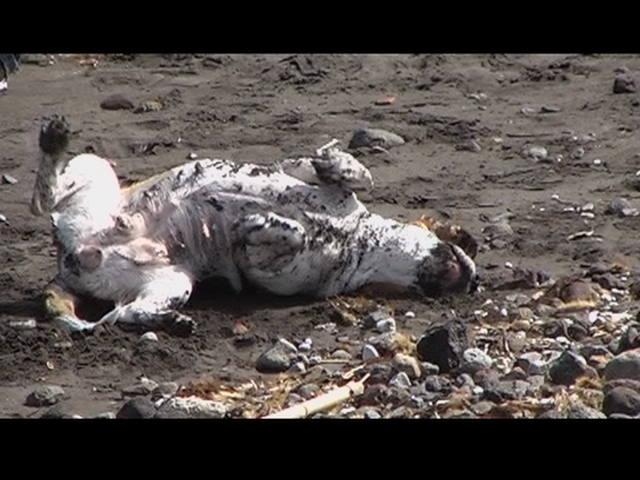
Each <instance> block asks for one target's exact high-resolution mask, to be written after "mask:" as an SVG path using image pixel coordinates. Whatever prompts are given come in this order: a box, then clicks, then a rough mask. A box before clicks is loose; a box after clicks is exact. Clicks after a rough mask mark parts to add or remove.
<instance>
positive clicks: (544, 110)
mask: <svg viewBox="0 0 640 480" xmlns="http://www.w3.org/2000/svg"><path fill="white" fill-rule="evenodd" d="M558 112H560V107H556V106H553V105H542V106H541V107H540V113H558Z"/></svg>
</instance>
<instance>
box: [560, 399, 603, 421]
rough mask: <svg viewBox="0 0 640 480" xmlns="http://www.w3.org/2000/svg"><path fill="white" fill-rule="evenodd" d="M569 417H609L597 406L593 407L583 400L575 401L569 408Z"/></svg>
mask: <svg viewBox="0 0 640 480" xmlns="http://www.w3.org/2000/svg"><path fill="white" fill-rule="evenodd" d="M567 418H578V419H585V418H607V416H606V415H605V414H604V413H602V412H601V411H599V410H596V409H595V408H591V407H589V406H587V405H585V404H584V403H582V402H573V403H572V404H571V405H570V406H569V408H568V409H567Z"/></svg>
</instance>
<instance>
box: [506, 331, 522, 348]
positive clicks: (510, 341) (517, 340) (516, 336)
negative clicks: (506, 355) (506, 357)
mask: <svg viewBox="0 0 640 480" xmlns="http://www.w3.org/2000/svg"><path fill="white" fill-rule="evenodd" d="M507 345H509V349H510V350H511V351H512V352H513V353H520V352H521V351H522V350H523V349H524V348H525V347H526V345H527V334H526V333H525V332H524V331H518V332H507Z"/></svg>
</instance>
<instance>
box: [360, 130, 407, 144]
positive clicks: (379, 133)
mask: <svg viewBox="0 0 640 480" xmlns="http://www.w3.org/2000/svg"><path fill="white" fill-rule="evenodd" d="M404 143H405V142H404V138H402V137H401V136H400V135H397V134H395V133H392V132H388V131H386V130H381V129H378V128H361V129H359V130H356V131H355V132H354V133H353V136H352V137H351V141H350V142H349V148H362V147H383V148H391V147H396V146H398V145H403V144H404Z"/></svg>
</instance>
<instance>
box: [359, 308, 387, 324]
mask: <svg viewBox="0 0 640 480" xmlns="http://www.w3.org/2000/svg"><path fill="white" fill-rule="evenodd" d="M385 320H393V317H392V316H391V315H389V312H387V311H385V310H375V311H373V312H371V313H369V314H367V315H366V316H365V317H364V318H363V319H362V326H363V327H364V328H367V329H373V328H376V327H377V325H378V323H380V322H383V321H385Z"/></svg>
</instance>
